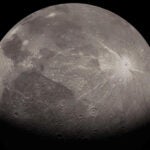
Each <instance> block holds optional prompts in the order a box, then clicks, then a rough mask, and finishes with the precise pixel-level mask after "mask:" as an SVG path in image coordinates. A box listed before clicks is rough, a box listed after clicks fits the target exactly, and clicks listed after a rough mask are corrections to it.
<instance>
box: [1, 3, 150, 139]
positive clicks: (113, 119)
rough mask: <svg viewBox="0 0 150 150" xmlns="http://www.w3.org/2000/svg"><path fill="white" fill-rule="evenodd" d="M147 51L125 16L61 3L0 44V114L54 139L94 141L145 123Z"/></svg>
mask: <svg viewBox="0 0 150 150" xmlns="http://www.w3.org/2000/svg"><path fill="white" fill-rule="evenodd" d="M149 62H150V49H149V46H148V44H147V43H146V41H145V40H144V39H143V37H142V36H141V35H140V33H139V32H138V31H137V30H136V29H135V28H134V27H133V26H131V25H130V24H129V23H128V22H126V21H125V20H124V19H122V18H121V17H119V16H118V15H116V14H114V13H112V12H110V11H107V10H105V9H103V8H100V7H96V6H92V5H88V4H73V3H72V4H60V5H54V6H51V7H47V8H44V9H42V10H40V11H37V12H35V13H33V14H31V15H29V16H28V17H26V18H25V19H23V20H22V21H20V22H19V23H18V24H17V25H15V26H14V27H13V28H12V29H11V30H10V31H9V32H8V33H7V34H6V36H5V37H4V38H3V39H2V41H1V43H0V116H1V118H3V119H5V120H7V121H8V122H10V123H12V124H15V125H17V126H21V127H23V128H26V129H30V130H33V131H35V132H40V133H46V134H48V135H50V136H52V137H54V138H57V137H58V138H60V137H61V138H64V139H70V138H73V139H82V138H83V139H84V138H86V139H93V138H100V137H102V136H110V135H115V134H118V133H124V132H127V131H129V130H132V129H134V128H137V127H139V126H140V125H142V124H143V123H145V122H146V121H148V117H149V113H150V78H149V76H150V65H149Z"/></svg>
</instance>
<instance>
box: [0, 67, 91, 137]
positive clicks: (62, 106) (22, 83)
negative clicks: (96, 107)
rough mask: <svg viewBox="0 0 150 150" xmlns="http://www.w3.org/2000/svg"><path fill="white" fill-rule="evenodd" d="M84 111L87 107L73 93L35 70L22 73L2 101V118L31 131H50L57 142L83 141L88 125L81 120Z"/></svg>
mask: <svg viewBox="0 0 150 150" xmlns="http://www.w3.org/2000/svg"><path fill="white" fill-rule="evenodd" d="M85 111H86V106H85V105H83V104H82V103H80V105H79V104H78V102H77V101H76V99H75V96H74V94H73V92H72V91H71V90H70V89H68V88H67V87H65V86H64V85H62V84H60V83H57V82H55V81H52V80H51V79H48V78H46V77H45V76H43V75H42V74H41V73H39V72H38V71H35V70H28V71H25V72H23V73H21V74H20V75H19V76H18V77H17V78H16V79H15V80H14V81H12V83H11V85H10V87H7V88H5V89H4V91H3V94H2V97H1V109H0V112H1V117H2V118H5V119H6V120H8V121H10V122H12V123H13V124H16V125H17V126H20V124H21V126H22V127H23V128H26V129H29V130H33V131H34V130H38V132H43V133H45V132H46V131H49V130H50V131H49V132H50V135H52V136H54V137H55V136H56V137H58V138H60V137H62V136H64V137H69V138H72V137H73V135H75V138H77V136H79V137H80V136H81V134H82V131H83V130H84V129H83V123H86V122H85V120H84V119H83V120H82V119H79V118H80V117H81V116H82V115H85V114H84V113H85ZM85 119H86V118H85ZM18 121H19V122H18ZM17 122H18V123H17ZM41 127H42V128H41ZM84 128H85V129H86V127H84ZM41 129H42V130H41ZM87 131H88V128H87ZM36 132H37V131H36ZM87 134H88V133H87ZM70 136H72V137H70ZM81 138H82V137H81Z"/></svg>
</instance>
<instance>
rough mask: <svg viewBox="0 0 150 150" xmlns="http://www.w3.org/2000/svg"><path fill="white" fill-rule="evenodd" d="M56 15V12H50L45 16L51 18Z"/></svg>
mask: <svg viewBox="0 0 150 150" xmlns="http://www.w3.org/2000/svg"><path fill="white" fill-rule="evenodd" d="M55 16H56V13H54V12H52V13H50V14H48V15H47V16H46V18H53V17H55Z"/></svg>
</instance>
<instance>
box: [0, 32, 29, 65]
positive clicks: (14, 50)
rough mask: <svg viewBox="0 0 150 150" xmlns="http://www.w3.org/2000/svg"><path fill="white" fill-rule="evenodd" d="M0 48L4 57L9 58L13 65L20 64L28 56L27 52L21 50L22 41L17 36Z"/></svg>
mask: <svg viewBox="0 0 150 150" xmlns="http://www.w3.org/2000/svg"><path fill="white" fill-rule="evenodd" d="M1 47H2V49H3V53H4V55H5V56H6V57H8V58H10V59H11V60H12V61H13V62H14V64H17V63H19V62H22V61H23V60H25V59H26V58H27V57H28V56H29V55H30V53H29V51H28V50H26V49H25V50H23V49H22V40H21V39H20V38H19V36H18V35H17V34H14V35H13V37H12V39H10V40H8V41H5V42H4V43H3V44H1Z"/></svg>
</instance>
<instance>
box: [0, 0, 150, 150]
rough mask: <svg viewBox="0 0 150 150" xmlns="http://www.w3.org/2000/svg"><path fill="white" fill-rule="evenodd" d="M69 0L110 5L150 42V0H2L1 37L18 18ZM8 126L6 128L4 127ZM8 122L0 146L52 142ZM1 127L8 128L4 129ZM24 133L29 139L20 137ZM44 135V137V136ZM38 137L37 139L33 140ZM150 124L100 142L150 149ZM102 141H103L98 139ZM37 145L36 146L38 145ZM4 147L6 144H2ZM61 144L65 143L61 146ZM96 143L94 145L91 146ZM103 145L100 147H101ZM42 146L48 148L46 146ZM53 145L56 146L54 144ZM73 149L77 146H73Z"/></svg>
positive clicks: (108, 6) (123, 146)
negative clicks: (26, 132) (14, 126)
mask: <svg viewBox="0 0 150 150" xmlns="http://www.w3.org/2000/svg"><path fill="white" fill-rule="evenodd" d="M67 2H80V3H88V4H93V5H96V6H100V7H103V8H105V9H108V10H110V11H112V12H114V13H116V14H118V15H120V16H121V17H123V18H124V19H125V20H127V21H128V22H129V23H131V24H132V25H133V26H134V27H135V28H136V29H137V30H138V31H139V32H140V33H141V34H142V35H143V37H144V38H145V39H146V41H147V42H148V43H149V44H150V21H149V14H150V10H149V6H150V5H149V3H148V0H141V1H140V0H97V1H96V0H91V1H69V0H68V1H67V0H66V1H61V0H36V1H33V0H20V1H18V2H17V1H16V0H1V1H0V39H2V38H3V36H4V35H5V34H6V33H7V32H8V31H9V30H10V29H11V27H13V26H14V25H15V24H16V23H17V22H18V21H20V20H21V19H23V18H24V17H26V16H27V15H29V14H30V13H33V12H34V11H37V10H39V9H41V8H44V7H47V6H50V5H54V4H60V3H67ZM3 128H4V130H3ZM13 129H14V128H11V127H7V126H5V123H1V122H0V150H3V149H4V150H8V149H13V147H17V148H19V149H21V150H22V149H23V147H26V146H27V145H26V144H28V147H29V148H28V147H27V149H30V148H31V149H36V148H38V144H39V143H40V142H41V143H40V144H39V145H40V146H41V147H42V146H43V145H46V144H47V145H48V142H47V139H46V140H45V139H44V140H39V137H37V136H35V135H31V136H30V134H24V133H23V132H22V131H21V132H20V131H18V129H14V130H13ZM1 131H4V132H3V133H2V132H1ZM1 133H2V134H1ZM20 136H22V137H21V138H22V139H25V140H27V139H28V140H27V142H26V141H25V140H22V141H20V140H19V139H20ZM40 138H41V137H40ZM33 139H34V140H33ZM149 143H150V127H149V125H146V126H144V127H142V128H140V129H138V130H136V131H134V132H132V133H130V134H128V135H126V136H124V137H118V138H116V139H113V140H112V139H109V140H108V141H104V142H103V143H100V148H102V150H103V149H104V150H105V149H106V147H109V149H113V148H115V149H119V150H122V149H126V150H129V149H132V150H145V149H148V150H149V149H150V145H149ZM97 144H98V145H99V143H97ZM35 145H36V146H37V147H36V148H35V147H34V146H35ZM2 147H3V148H2ZM60 148H61V146H60ZM92 148H93V149H95V147H91V149H92ZM100 148H99V149H100ZM42 149H45V148H44V147H43V148H42ZM51 149H53V148H51ZM69 149H73V147H70V148H69Z"/></svg>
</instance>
